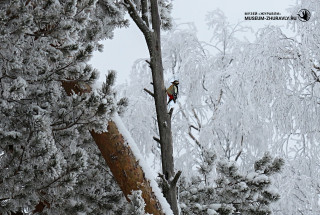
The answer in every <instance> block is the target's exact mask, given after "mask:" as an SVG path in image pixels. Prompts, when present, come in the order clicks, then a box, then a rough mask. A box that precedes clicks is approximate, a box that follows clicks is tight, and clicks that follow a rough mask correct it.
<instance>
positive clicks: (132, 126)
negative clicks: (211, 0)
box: [0, 0, 320, 215]
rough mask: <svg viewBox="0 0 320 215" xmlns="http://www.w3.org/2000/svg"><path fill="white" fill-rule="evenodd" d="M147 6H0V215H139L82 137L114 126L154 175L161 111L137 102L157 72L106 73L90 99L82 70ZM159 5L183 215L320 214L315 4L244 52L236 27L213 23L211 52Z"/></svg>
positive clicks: (90, 74)
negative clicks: (172, 91) (175, 85)
mask: <svg viewBox="0 0 320 215" xmlns="http://www.w3.org/2000/svg"><path fill="white" fill-rule="evenodd" d="M143 2H146V1H131V0H127V1H111V0H84V1H71V0H70V1H69V0H48V1H43V0H27V1H22V0H11V1H5V0H4V1H0V41H1V43H0V44H1V46H0V214H2V215H5V214H35V213H39V214H139V215H143V214H145V211H144V204H145V203H144V199H143V198H141V192H139V191H136V192H132V195H129V196H126V195H124V194H122V192H121V190H120V188H119V186H118V184H117V183H116V182H115V180H114V178H113V176H112V173H111V172H110V170H109V168H108V166H107V165H106V164H105V160H104V159H103V157H102V156H101V151H99V148H98V147H97V146H96V145H95V144H94V140H93V139H92V137H91V136H90V132H92V131H93V130H94V131H95V132H97V133H101V132H106V131H107V125H108V122H110V120H115V119H117V120H120V121H121V119H122V122H123V124H124V126H125V127H126V128H127V129H128V131H129V133H130V134H131V135H132V139H133V140H134V142H135V143H136V144H137V146H138V148H139V150H140V152H141V154H142V156H143V158H142V157H138V158H137V160H140V163H141V165H142V164H143V166H148V168H150V169H153V171H154V172H156V173H160V172H161V164H162V163H161V159H163V158H161V149H160V148H161V147H160V145H161V144H160V143H159V142H158V141H155V139H157V138H156V137H158V136H159V135H160V134H159V128H158V125H157V120H158V119H157V113H156V107H155V104H154V100H153V98H152V96H151V95H150V93H147V92H146V91H145V90H144V89H145V88H146V89H149V90H150V89H152V87H153V85H152V84H150V82H152V73H151V70H152V64H151V66H150V59H149V58H148V59H138V60H137V61H136V62H135V64H134V65H133V69H132V71H131V75H130V82H129V83H127V84H123V85H121V86H113V85H114V80H115V77H116V73H115V72H114V71H110V72H109V73H108V75H107V77H106V81H105V83H104V84H103V86H101V87H96V88H92V84H93V83H94V82H95V81H96V79H97V77H98V73H99V72H98V71H97V70H95V69H94V68H92V66H91V65H90V64H89V63H88V61H89V59H90V57H91V55H92V53H93V51H95V50H99V51H102V50H103V47H102V45H101V44H100V42H101V41H102V40H103V39H111V38H112V37H113V31H114V29H115V28H119V27H126V26H127V25H128V20H127V19H126V18H127V17H125V14H126V13H127V12H128V11H129V14H130V16H131V17H134V15H135V14H134V13H130V11H131V12H132V11H133V12H134V11H136V12H137V14H138V15H141V16H142V18H143V20H149V19H151V18H150V17H151V15H150V14H151V12H150V13H144V12H143V10H144V9H143V8H144V7H143V6H144V4H143ZM147 2H149V1H147ZM152 2H156V1H153V0H152ZM157 5H158V6H159V10H158V13H159V14H160V20H161V28H162V31H161V33H162V34H161V43H162V44H161V50H162V63H163V74H164V83H165V85H166V86H167V87H169V85H170V82H171V81H173V80H175V79H178V80H179V82H180V84H179V96H178V100H177V103H175V104H174V103H173V102H172V103H170V104H169V105H168V111H169V109H170V108H173V112H172V116H171V123H172V124H171V130H172V138H173V149H174V151H173V159H174V166H175V171H176V172H178V171H181V172H182V174H181V176H180V180H179V181H178V183H177V193H178V196H177V198H178V207H179V209H180V213H181V214H209V215H212V214H240V213H241V214H246V215H247V214H252V215H256V214H271V213H272V214H277V215H290V214H303V215H309V214H310V215H314V214H320V207H319V192H320V181H319V180H320V179H319V171H318V168H319V165H320V163H319V162H320V157H319V141H320V135H319V134H320V130H319V129H318V128H319V127H320V113H319V111H318V108H319V104H320V103H319V102H320V100H319V95H318V94H320V85H319V83H320V62H319V59H320V56H319V53H320V52H319V46H320V34H319V30H318V29H320V28H319V27H320V26H319V21H320V15H319V12H320V9H319V8H320V2H311V1H304V0H302V1H299V2H298V3H297V5H296V6H294V7H292V8H289V11H290V13H291V14H293V15H295V14H297V12H298V11H299V10H300V9H301V8H307V9H308V10H309V11H310V12H311V19H310V20H309V21H307V22H301V21H299V20H292V21H288V26H289V27H290V28H291V29H292V30H293V32H294V35H290V36H289V35H286V34H285V33H284V32H283V31H282V30H281V29H280V28H279V27H275V26H267V27H265V28H261V29H259V30H258V31H257V32H255V39H254V40H253V42H249V41H247V40H244V39H243V40H241V39H239V38H240V37H239V36H238V35H239V34H241V33H243V32H245V31H248V30H249V29H248V28H247V27H246V26H245V24H244V23H239V24H231V23H229V22H228V20H227V18H226V17H225V16H224V14H223V12H222V11H220V10H215V11H212V12H209V13H208V14H207V19H206V20H207V24H208V27H209V28H210V29H211V30H212V40H211V42H210V43H204V42H201V41H199V40H198V38H197V36H196V33H195V30H194V28H193V26H192V25H179V24H176V23H174V22H173V21H172V19H171V17H170V11H171V9H172V8H171V7H172V5H171V2H170V1H167V0H159V1H158V2H157ZM132 14H133V15H132ZM145 23H147V22H145ZM154 25H155V24H154V23H152V27H154ZM150 26H151V24H150ZM148 27H149V26H148ZM148 30H150V31H151V32H152V29H151V27H150V29H145V31H148ZM142 31H143V30H142ZM147 42H148V41H147ZM104 51H108V49H107V47H106V49H105V50H104ZM106 60H108V59H106ZM123 60H125V59H123ZM151 60H152V59H151ZM74 82H76V84H75V85H74V86H76V87H75V88H73V89H72V90H70V92H69V91H68V90H66V87H65V86H66V84H67V85H68V84H69V85H70V83H72V84H73V83H74ZM151 91H152V90H151ZM79 92H85V93H79ZM118 114H119V115H120V117H121V119H120V118H118V116H117V115H118ZM120 130H121V129H120ZM89 131H90V132H89ZM124 136H125V135H124ZM130 141H131V140H130ZM130 141H129V142H130ZM131 146H132V145H131ZM143 160H146V161H143ZM150 171H151V170H150ZM160 176H161V174H160ZM149 179H150V178H149ZM150 180H156V181H157V182H158V183H159V187H161V188H164V186H165V185H164V184H163V183H164V182H166V180H164V179H163V180H161V177H157V175H156V176H155V177H154V178H152V179H150ZM126 198H127V199H130V200H131V203H128V202H127V201H126ZM161 201H162V200H160V202H161ZM161 204H165V203H162V202H161ZM164 211H166V210H164ZM164 213H166V214H172V212H171V211H169V212H167V211H166V212H164ZM174 213H175V212H174Z"/></svg>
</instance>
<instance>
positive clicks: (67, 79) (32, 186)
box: [0, 0, 126, 214]
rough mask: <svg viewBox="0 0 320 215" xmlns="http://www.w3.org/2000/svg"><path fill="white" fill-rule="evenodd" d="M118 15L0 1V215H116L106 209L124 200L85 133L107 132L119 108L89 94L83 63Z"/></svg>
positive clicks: (95, 4)
mask: <svg viewBox="0 0 320 215" xmlns="http://www.w3.org/2000/svg"><path fill="white" fill-rule="evenodd" d="M123 15H124V12H123V10H122V9H121V8H119V5H117V4H115V3H113V2H110V1H92V0H88V1H72V0H70V1H51V0H48V1H40V0H39V1H37V0H35V1H33V0H32V1H20V0H14V1H2V2H1V10H0V41H1V47H0V66H1V67H0V118H1V121H0V142H1V148H0V169H1V170H0V178H1V179H0V205H1V207H0V213H1V214H6V213H10V212H17V213H21V211H29V212H32V211H34V212H41V211H43V210H46V213H47V214H68V213H70V211H73V212H86V213H88V214H97V213H98V214H100V213H106V212H107V211H110V210H111V209H115V210H114V211H119V210H120V211H121V206H120V207H119V208H114V207H113V206H112V207H110V204H105V202H106V201H107V202H108V201H113V202H116V203H117V204H119V205H121V204H122V203H121V202H123V196H122V195H121V194H120V193H119V189H118V188H117V187H115V186H114V182H112V179H111V177H110V176H108V175H107V174H108V171H104V170H103V171H102V167H101V166H103V165H101V162H102V161H101V160H100V158H99V157H98V155H99V151H98V149H97V147H95V146H94V145H93V144H92V140H91V139H90V136H89V132H88V130H92V129H94V130H96V131H105V130H106V128H107V127H106V126H107V122H108V121H109V120H110V117H111V115H112V114H113V113H114V112H116V111H117V110H118V108H120V107H117V101H116V100H115V98H114V94H113V92H112V91H108V92H106V91H103V90H101V89H91V87H90V84H91V83H93V82H94V80H95V79H96V78H97V71H96V70H94V69H93V68H92V67H91V66H90V65H88V64H87V61H88V59H89V57H90V56H91V54H92V52H93V51H94V50H99V49H101V48H102V47H101V45H100V44H99V43H98V41H99V40H101V39H103V38H111V37H112V31H113V29H114V28H115V27H117V26H123V25H126V21H125V20H124V19H123ZM70 84H71V85H73V86H74V88H73V92H74V93H73V94H72V96H68V94H70V92H66V91H65V90H64V88H63V87H62V86H66V85H70ZM82 91H84V92H87V93H81V92H82ZM88 180H91V181H90V183H88ZM112 184H113V185H112ZM112 187H113V188H112ZM102 188H106V189H102ZM93 199H94V200H95V201H93ZM99 201H100V203H99ZM89 202H90V203H91V204H88V203H89ZM93 202H95V203H93ZM102 202H103V204H102ZM39 208H40V209H39ZM119 214H121V212H119Z"/></svg>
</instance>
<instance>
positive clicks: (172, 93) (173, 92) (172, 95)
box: [167, 80, 179, 104]
mask: <svg viewBox="0 0 320 215" xmlns="http://www.w3.org/2000/svg"><path fill="white" fill-rule="evenodd" d="M171 83H172V84H171V86H170V87H169V88H168V89H167V94H168V96H169V101H168V104H169V103H170V102H171V101H172V100H173V101H174V103H176V99H177V97H178V93H179V89H178V85H179V81H178V80H175V81H173V82H171Z"/></svg>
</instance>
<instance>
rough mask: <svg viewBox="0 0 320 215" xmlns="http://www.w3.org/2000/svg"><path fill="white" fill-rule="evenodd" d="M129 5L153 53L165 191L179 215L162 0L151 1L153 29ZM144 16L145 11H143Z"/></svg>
mask: <svg viewBox="0 0 320 215" xmlns="http://www.w3.org/2000/svg"><path fill="white" fill-rule="evenodd" d="M125 3H126V5H125V6H126V7H127V9H128V12H129V15H130V16H131V18H132V19H133V21H134V22H135V23H136V24H137V26H138V27H139V29H140V30H141V31H142V33H143V34H144V37H145V40H146V43H147V46H148V49H149V54H150V67H151V71H152V79H153V88H154V95H153V97H154V100H155V106H156V113H157V120H158V128H159V134H160V145H161V160H162V172H163V175H164V177H162V179H163V184H164V186H163V194H164V196H165V198H166V199H167V201H168V202H169V204H170V206H171V209H172V211H173V212H174V214H175V215H178V214H179V209H178V202H177V188H176V183H177V180H178V178H179V176H180V174H181V172H179V174H177V175H176V176H177V177H176V176H175V173H174V161H173V144H172V132H171V116H170V114H168V111H167V95H166V88H165V86H164V78H163V65H162V55H161V37H160V26H161V19H160V15H159V8H158V1H157V0H150V3H151V24H152V30H151V29H150V28H149V23H148V22H146V21H144V20H145V17H140V16H139V14H138V12H137V11H136V9H135V7H134V5H133V3H132V2H131V0H125ZM142 3H143V1H142ZM142 15H143V14H142Z"/></svg>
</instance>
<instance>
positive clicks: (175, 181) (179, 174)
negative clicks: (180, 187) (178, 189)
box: [170, 170, 182, 186]
mask: <svg viewBox="0 0 320 215" xmlns="http://www.w3.org/2000/svg"><path fill="white" fill-rule="evenodd" d="M181 173H182V172H181V171H180V170H179V171H178V172H177V174H176V175H175V176H174V178H173V180H172V181H171V182H170V185H171V186H176V184H177V182H178V180H179V178H180V176H181Z"/></svg>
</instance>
